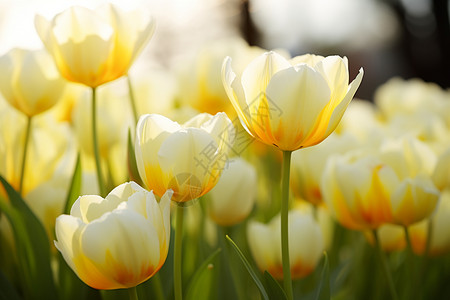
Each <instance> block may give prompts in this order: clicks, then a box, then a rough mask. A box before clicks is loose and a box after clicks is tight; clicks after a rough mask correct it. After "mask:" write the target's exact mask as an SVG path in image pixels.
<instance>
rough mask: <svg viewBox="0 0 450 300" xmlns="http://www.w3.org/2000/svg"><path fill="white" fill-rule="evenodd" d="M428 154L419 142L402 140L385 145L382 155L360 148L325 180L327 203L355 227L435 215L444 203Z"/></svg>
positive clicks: (338, 161)
mask: <svg viewBox="0 0 450 300" xmlns="http://www.w3.org/2000/svg"><path fill="white" fill-rule="evenodd" d="M419 150H420V151H422V152H420V151H419ZM426 153H428V152H427V148H426V147H425V145H422V144H420V143H419V142H418V141H415V140H409V139H400V140H399V142H396V143H394V144H392V143H386V144H385V145H383V146H381V150H380V152H378V153H377V152H372V153H369V152H368V151H367V150H366V151H363V149H361V150H359V152H353V153H348V154H347V155H346V156H341V157H333V158H331V159H330V160H329V162H328V164H327V167H326V169H325V172H324V175H323V177H322V182H321V189H322V191H323V196H324V200H325V202H326V204H327V205H328V207H329V208H330V209H331V211H332V212H333V213H334V215H335V216H336V218H337V219H338V221H339V222H341V223H342V224H343V225H344V226H346V227H348V228H350V229H357V230H371V229H376V228H378V227H379V226H381V225H383V224H386V223H392V224H398V225H403V226H410V225H412V224H414V223H417V222H419V221H421V220H423V219H425V218H427V217H429V216H430V215H431V214H432V212H433V211H434V209H435V207H436V204H437V202H438V199H439V191H438V190H437V188H436V187H435V186H434V184H433V182H432V180H431V175H429V174H427V172H426V170H427V169H428V170H429V169H430V165H429V164H428V163H429V162H430V161H431V162H432V161H434V159H433V158H432V157H430V158H429V157H426V155H425V154H426ZM430 155H431V154H430ZM427 162H428V163H427ZM431 167H432V164H431Z"/></svg>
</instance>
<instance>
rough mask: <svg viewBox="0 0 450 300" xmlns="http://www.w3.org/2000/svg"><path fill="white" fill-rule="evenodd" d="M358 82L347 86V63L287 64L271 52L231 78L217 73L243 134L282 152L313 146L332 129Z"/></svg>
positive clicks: (309, 58)
mask: <svg viewBox="0 0 450 300" xmlns="http://www.w3.org/2000/svg"><path fill="white" fill-rule="evenodd" d="M362 77H363V70H362V69H361V70H360V72H359V74H358V75H357V76H356V79H355V80H354V81H353V82H352V83H351V84H350V85H349V84H348V80H349V75H348V63H347V58H341V57H339V56H328V57H322V56H315V55H303V56H298V57H294V58H293V59H291V60H287V59H285V58H284V57H282V56H281V55H279V54H277V53H275V52H267V53H265V54H263V55H261V56H258V57H257V58H256V59H254V60H253V61H252V62H251V63H250V64H249V65H248V66H247V67H246V68H245V70H244V71H243V72H242V75H240V74H238V75H237V74H235V73H234V72H233V70H232V68H231V58H229V57H227V58H226V59H225V61H224V63H223V67H222V80H223V83H224V86H225V90H226V92H227V94H228V97H229V98H230V100H231V103H232V104H233V106H234V108H235V110H236V112H237V114H238V116H239V118H240V120H241V123H242V125H243V126H244V127H245V128H246V130H247V131H248V133H249V134H250V135H252V136H253V137H255V138H256V139H258V140H260V141H262V142H263V143H265V144H268V145H273V146H275V147H278V148H279V149H280V150H283V151H293V150H297V149H300V148H304V147H309V146H314V145H316V144H318V143H320V142H321V141H323V140H324V139H325V138H326V137H328V136H329V135H330V134H331V133H332V132H333V130H334V129H335V128H336V126H337V125H338V123H339V121H340V120H341V118H342V115H343V114H344V112H345V109H346V108H347V106H348V104H349V103H350V101H351V100H352V98H353V96H354V94H355V92H356V90H357V88H358V87H359V85H360V83H361V80H362Z"/></svg>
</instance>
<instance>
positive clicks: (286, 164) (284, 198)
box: [281, 151, 294, 300]
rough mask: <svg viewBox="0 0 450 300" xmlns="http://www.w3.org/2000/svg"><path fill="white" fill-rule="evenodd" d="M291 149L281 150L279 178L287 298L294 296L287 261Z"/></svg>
mask: <svg viewBox="0 0 450 300" xmlns="http://www.w3.org/2000/svg"><path fill="white" fill-rule="evenodd" d="M291 154H292V151H283V167H282V172H283V174H282V178H281V180H282V181H281V253H282V262H283V281H284V290H285V291H286V295H287V297H288V299H289V300H292V299H293V298H294V296H293V294H294V293H293V290H292V280H291V264H290V261H289V218H288V215H289V177H290V176H289V175H290V171H291Z"/></svg>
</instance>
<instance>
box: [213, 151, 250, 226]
mask: <svg viewBox="0 0 450 300" xmlns="http://www.w3.org/2000/svg"><path fill="white" fill-rule="evenodd" d="M256 185H257V181H256V170H255V168H254V167H253V166H252V165H250V164H249V163H247V162H246V161H245V160H243V159H241V158H233V159H230V160H229V161H228V166H227V167H225V169H224V170H223V172H222V175H221V177H220V179H219V182H218V183H217V184H216V186H215V187H214V188H213V189H212V190H211V192H210V196H211V197H210V202H209V205H208V212H209V216H210V217H211V219H212V220H213V221H214V222H216V223H217V224H219V225H222V226H232V225H235V224H237V223H239V222H241V221H242V220H244V219H245V218H247V217H248V215H249V214H250V212H251V210H252V208H253V204H254V203H255V197H256V191H257V187H256Z"/></svg>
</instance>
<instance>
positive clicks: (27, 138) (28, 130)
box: [19, 116, 32, 196]
mask: <svg viewBox="0 0 450 300" xmlns="http://www.w3.org/2000/svg"><path fill="white" fill-rule="evenodd" d="M31 119H32V117H31V116H28V117H27V127H26V129H25V145H24V146H23V155H22V169H21V170H20V183H19V194H20V195H21V196H23V195H22V191H23V180H24V178H25V166H26V162H27V152H28V144H29V141H30V135H31Z"/></svg>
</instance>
